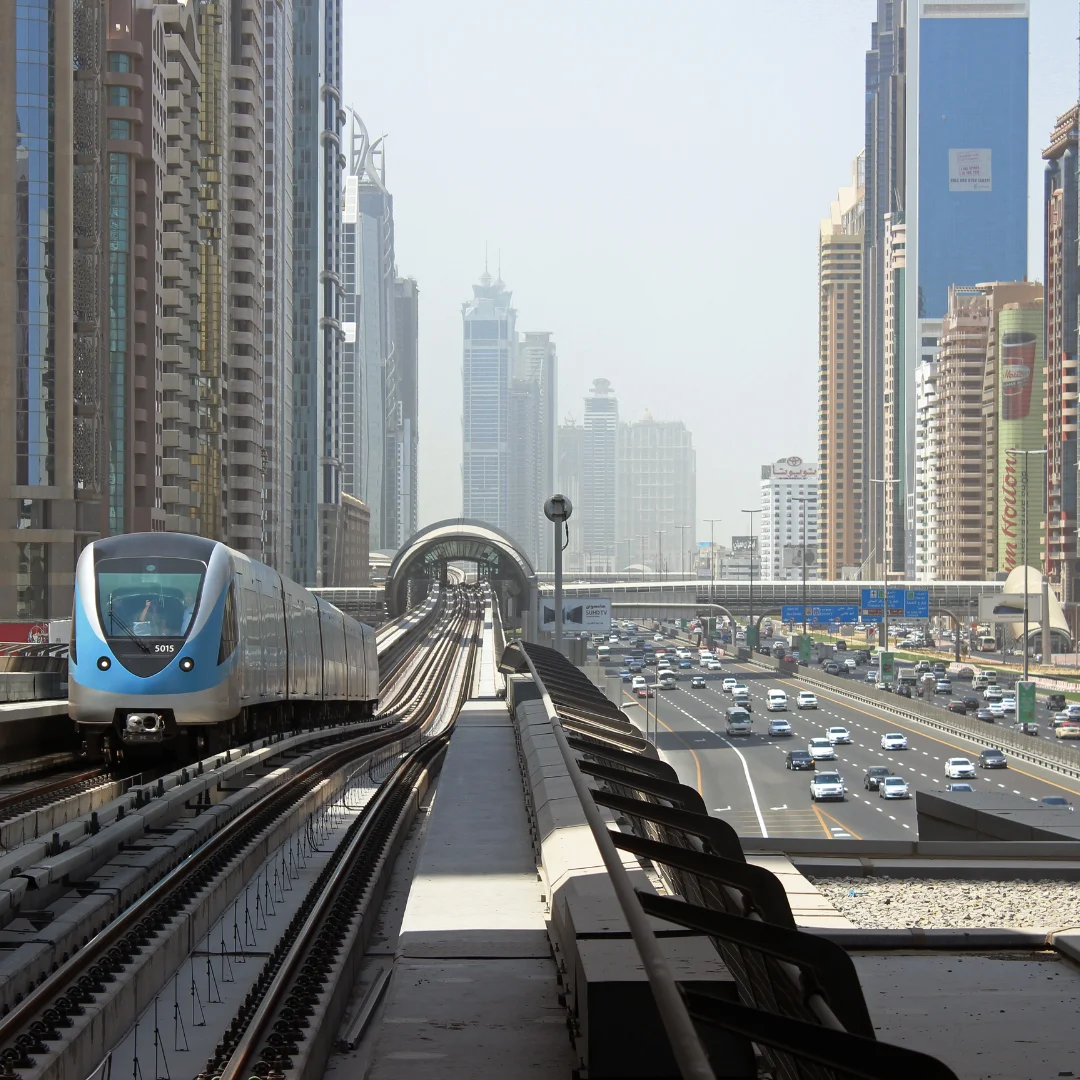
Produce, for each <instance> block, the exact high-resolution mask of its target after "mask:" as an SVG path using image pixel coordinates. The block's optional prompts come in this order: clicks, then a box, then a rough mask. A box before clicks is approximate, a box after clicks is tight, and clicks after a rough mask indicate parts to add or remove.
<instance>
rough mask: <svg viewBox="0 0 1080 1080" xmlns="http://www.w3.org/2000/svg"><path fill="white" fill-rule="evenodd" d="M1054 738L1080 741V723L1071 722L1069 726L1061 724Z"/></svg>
mask: <svg viewBox="0 0 1080 1080" xmlns="http://www.w3.org/2000/svg"><path fill="white" fill-rule="evenodd" d="M1054 736H1055V738H1058V739H1080V723H1076V722H1075V721H1070V722H1069V723H1067V724H1059V725H1058V729H1057V731H1055V732H1054Z"/></svg>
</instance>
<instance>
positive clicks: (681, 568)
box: [675, 525, 693, 578]
mask: <svg viewBox="0 0 1080 1080" xmlns="http://www.w3.org/2000/svg"><path fill="white" fill-rule="evenodd" d="M675 528H676V529H681V530H682V531H683V533H684V534H685V530H687V529H691V528H693V526H692V525H676V526H675ZM679 547H680V548H681V549H682V552H681V554H680V556H679V574H680V576H681V577H684V578H685V577H686V536H685V535H683V536H681V537H680V538H679Z"/></svg>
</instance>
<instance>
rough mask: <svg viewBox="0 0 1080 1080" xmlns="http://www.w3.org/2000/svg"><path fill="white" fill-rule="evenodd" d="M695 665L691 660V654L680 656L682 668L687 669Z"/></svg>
mask: <svg viewBox="0 0 1080 1080" xmlns="http://www.w3.org/2000/svg"><path fill="white" fill-rule="evenodd" d="M693 666H694V665H693V663H692V662H691V660H690V657H689V656H681V657H679V667H680V668H682V669H683V670H685V669H686V668H691V667H693Z"/></svg>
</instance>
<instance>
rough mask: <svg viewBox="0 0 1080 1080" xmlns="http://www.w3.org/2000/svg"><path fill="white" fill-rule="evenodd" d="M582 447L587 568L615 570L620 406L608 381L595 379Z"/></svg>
mask: <svg viewBox="0 0 1080 1080" xmlns="http://www.w3.org/2000/svg"><path fill="white" fill-rule="evenodd" d="M582 426H583V428H584V431H583V433H582V446H581V523H580V525H579V526H578V527H579V528H580V529H581V533H582V536H581V542H582V547H583V548H584V552H585V562H586V567H587V568H591V569H593V570H611V569H613V568H614V566H615V558H616V555H615V541H616V539H617V534H616V531H615V524H616V507H617V505H618V500H617V497H616V485H617V483H618V480H617V475H618V458H619V402H618V399H617V398H616V397H615V391H614V390H613V389H612V388H611V383H610V381H609V380H607V379H594V380H593V384H592V390H591V391H590V392H589V394H588V396H587V397H586V398H585V420H584V423H583V425H582Z"/></svg>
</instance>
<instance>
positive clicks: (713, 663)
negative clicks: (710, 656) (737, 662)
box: [701, 660, 720, 671]
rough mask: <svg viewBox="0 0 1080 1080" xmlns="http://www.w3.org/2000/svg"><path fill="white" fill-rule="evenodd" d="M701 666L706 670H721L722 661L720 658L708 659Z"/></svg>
mask: <svg viewBox="0 0 1080 1080" xmlns="http://www.w3.org/2000/svg"><path fill="white" fill-rule="evenodd" d="M701 666H702V667H703V668H704V669H705V670H706V671H719V670H720V661H719V660H706V661H705V662H704V663H703V664H702V665H701Z"/></svg>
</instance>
